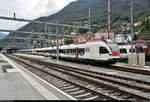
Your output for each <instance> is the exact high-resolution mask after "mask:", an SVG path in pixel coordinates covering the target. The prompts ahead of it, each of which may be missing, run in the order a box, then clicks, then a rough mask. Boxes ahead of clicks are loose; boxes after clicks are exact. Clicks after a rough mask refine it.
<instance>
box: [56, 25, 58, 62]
mask: <svg viewBox="0 0 150 102" xmlns="http://www.w3.org/2000/svg"><path fill="white" fill-rule="evenodd" d="M58 33H59V32H58V26H57V28H56V34H57V42H56V46H57V61H58V60H59V56H58V54H59V43H58Z"/></svg>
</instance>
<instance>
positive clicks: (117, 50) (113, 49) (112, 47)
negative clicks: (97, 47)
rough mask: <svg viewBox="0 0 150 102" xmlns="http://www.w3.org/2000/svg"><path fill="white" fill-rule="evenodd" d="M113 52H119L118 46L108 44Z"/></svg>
mask: <svg viewBox="0 0 150 102" xmlns="http://www.w3.org/2000/svg"><path fill="white" fill-rule="evenodd" d="M108 45H109V47H110V48H111V51H112V52H119V48H118V46H117V44H108Z"/></svg>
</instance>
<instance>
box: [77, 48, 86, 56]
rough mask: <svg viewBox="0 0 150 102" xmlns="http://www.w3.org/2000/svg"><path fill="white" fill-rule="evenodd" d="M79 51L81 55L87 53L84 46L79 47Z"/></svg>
mask: <svg viewBox="0 0 150 102" xmlns="http://www.w3.org/2000/svg"><path fill="white" fill-rule="evenodd" d="M78 53H79V54H80V55H81V56H83V55H84V53H85V50H84V48H79V49H78Z"/></svg>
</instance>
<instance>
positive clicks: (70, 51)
mask: <svg viewBox="0 0 150 102" xmlns="http://www.w3.org/2000/svg"><path fill="white" fill-rule="evenodd" d="M20 52H21V53H30V54H36V55H44V56H50V57H54V58H56V56H57V54H56V52H57V48H56V46H55V47H47V48H37V49H26V50H20ZM58 55H59V57H60V58H63V59H71V60H80V61H92V62H108V63H110V64H114V63H115V62H116V61H117V60H118V59H119V48H118V45H117V44H115V43H113V42H112V41H111V40H109V39H107V40H97V41H87V42H85V43H83V44H71V45H63V46H59V54H58Z"/></svg>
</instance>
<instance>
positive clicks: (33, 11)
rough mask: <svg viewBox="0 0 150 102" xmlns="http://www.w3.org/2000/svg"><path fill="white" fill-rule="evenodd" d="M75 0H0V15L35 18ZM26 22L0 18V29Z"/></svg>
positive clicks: (56, 10) (12, 27) (15, 28)
mask: <svg viewBox="0 0 150 102" xmlns="http://www.w3.org/2000/svg"><path fill="white" fill-rule="evenodd" d="M72 1H76V0H0V16H7V17H13V15H14V12H15V13H16V17H17V18H18V17H19V18H24V19H31V20H33V19H36V18H39V17H41V16H49V15H51V14H54V13H56V12H58V11H59V10H61V9H62V8H64V7H65V6H66V5H68V4H69V3H70V2H72ZM25 24H26V23H23V22H14V21H6V20H0V29H9V30H17V29H18V28H20V27H22V26H24V25H25Z"/></svg>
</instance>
